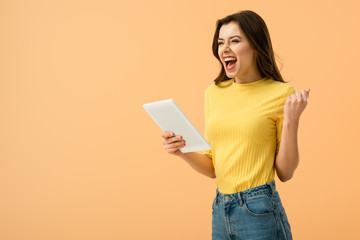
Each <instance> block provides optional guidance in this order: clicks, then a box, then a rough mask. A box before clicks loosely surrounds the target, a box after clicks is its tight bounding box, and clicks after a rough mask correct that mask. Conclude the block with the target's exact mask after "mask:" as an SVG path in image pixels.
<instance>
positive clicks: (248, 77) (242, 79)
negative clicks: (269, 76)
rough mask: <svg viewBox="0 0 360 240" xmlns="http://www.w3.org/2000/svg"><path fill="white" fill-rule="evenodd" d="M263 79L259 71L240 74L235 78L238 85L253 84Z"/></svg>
mask: <svg viewBox="0 0 360 240" xmlns="http://www.w3.org/2000/svg"><path fill="white" fill-rule="evenodd" d="M262 78H263V77H262V76H261V75H260V73H259V72H258V71H253V72H247V73H245V74H240V75H237V76H235V82H236V83H240V84H241V83H251V82H256V81H258V80H260V79H262Z"/></svg>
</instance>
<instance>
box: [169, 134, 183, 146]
mask: <svg viewBox="0 0 360 240" xmlns="http://www.w3.org/2000/svg"><path fill="white" fill-rule="evenodd" d="M181 139H182V136H175V137H172V138H168V139H166V143H168V144H170V143H173V142H178V141H180V140H181Z"/></svg>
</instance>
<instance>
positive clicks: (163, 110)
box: [143, 99, 211, 153]
mask: <svg viewBox="0 0 360 240" xmlns="http://www.w3.org/2000/svg"><path fill="white" fill-rule="evenodd" d="M143 108H144V109H145V111H146V112H147V113H148V114H149V115H150V116H151V118H152V119H153V120H154V121H155V122H156V123H157V125H158V126H159V127H160V128H161V129H162V130H163V131H164V132H173V133H174V136H173V137H175V136H177V135H180V136H181V137H182V139H181V140H184V141H185V142H186V145H185V146H183V147H181V148H180V149H179V150H180V151H181V152H182V153H186V152H195V151H203V150H209V149H211V146H210V144H209V143H208V142H207V141H206V139H205V138H204V137H203V136H202V135H201V133H200V132H199V131H198V130H197V128H196V127H195V126H194V125H193V124H192V123H191V121H190V120H189V119H188V118H187V117H186V115H185V114H184V113H183V111H182V110H181V109H180V108H179V106H178V105H177V104H176V103H175V101H174V100H173V99H166V100H162V101H157V102H151V103H145V104H143ZM163 134H165V133H163ZM162 136H163V135H162ZM166 137H170V136H166ZM173 137H172V138H173ZM173 140H174V141H179V139H176V138H175V139H173ZM165 141H166V140H165ZM172 142H173V141H172ZM172 142H171V143H172ZM169 143H170V142H169ZM173 146H174V147H177V148H178V147H180V146H181V142H179V143H178V142H176V145H173Z"/></svg>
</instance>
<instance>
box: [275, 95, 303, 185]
mask: <svg viewBox="0 0 360 240" xmlns="http://www.w3.org/2000/svg"><path fill="white" fill-rule="evenodd" d="M309 92H310V89H309V90H308V91H306V90H302V91H296V92H295V93H294V94H292V95H291V96H289V97H287V99H286V102H285V106H284V122H283V125H282V133H281V142H280V146H279V151H278V153H277V156H276V159H275V169H276V173H277V175H278V177H279V179H280V180H281V181H282V182H286V181H288V180H290V179H291V178H292V177H293V175H294V172H295V169H296V168H297V166H298V165H299V159H300V156H299V147H298V141H297V132H298V128H299V119H300V116H301V113H302V112H303V111H304V109H305V108H306V105H307V102H308V98H309Z"/></svg>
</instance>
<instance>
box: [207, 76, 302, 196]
mask: <svg viewBox="0 0 360 240" xmlns="http://www.w3.org/2000/svg"><path fill="white" fill-rule="evenodd" d="M295 92H296V88H295V87H294V86H293V85H291V84H289V83H283V82H279V81H275V80H273V79H269V78H266V77H265V78H263V79H261V80H258V81H255V82H251V83H243V84H239V83H236V82H234V79H233V78H232V79H229V80H227V81H223V82H221V83H220V84H219V85H215V83H213V84H212V85H210V86H209V87H207V89H206V90H205V94H204V115H205V133H204V137H205V139H206V140H207V141H208V142H209V143H210V145H211V147H212V149H210V150H205V151H203V153H204V154H206V155H208V156H209V157H210V158H212V160H213V164H214V168H215V175H216V184H217V187H218V189H219V191H220V192H221V193H224V194H231V193H236V192H239V191H243V190H246V189H249V188H253V187H256V186H259V185H262V184H265V183H267V182H270V181H272V180H273V179H274V177H275V166H274V161H275V158H276V154H277V153H278V151H279V146H280V141H281V132H282V124H283V121H284V105H285V102H286V99H287V97H288V96H290V95H292V94H293V93H295Z"/></svg>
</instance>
